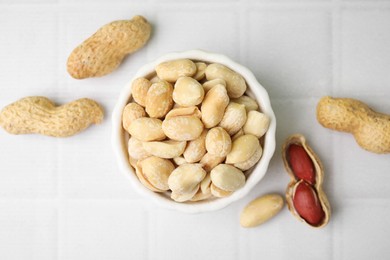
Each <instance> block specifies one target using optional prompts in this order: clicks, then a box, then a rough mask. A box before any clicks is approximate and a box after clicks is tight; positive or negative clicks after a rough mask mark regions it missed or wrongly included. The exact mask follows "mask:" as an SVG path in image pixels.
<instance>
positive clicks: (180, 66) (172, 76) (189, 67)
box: [155, 59, 197, 82]
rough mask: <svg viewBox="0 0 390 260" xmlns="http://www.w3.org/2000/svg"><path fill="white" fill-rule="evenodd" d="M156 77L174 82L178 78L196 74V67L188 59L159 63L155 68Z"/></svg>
mask: <svg viewBox="0 0 390 260" xmlns="http://www.w3.org/2000/svg"><path fill="white" fill-rule="evenodd" d="M155 69H156V72H157V76H158V77H159V78H160V79H163V80H166V81H168V82H175V81H177V80H178V78H180V77H186V76H187V77H191V76H193V75H194V74H195V73H196V69H197V68H196V65H195V63H194V62H193V61H191V60H189V59H179V60H172V61H166V62H163V63H160V64H159V65H157V66H156V68H155Z"/></svg>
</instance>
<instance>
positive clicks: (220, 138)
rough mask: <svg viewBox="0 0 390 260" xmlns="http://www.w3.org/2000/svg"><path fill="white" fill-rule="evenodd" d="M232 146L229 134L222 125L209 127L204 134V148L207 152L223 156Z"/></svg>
mask: <svg viewBox="0 0 390 260" xmlns="http://www.w3.org/2000/svg"><path fill="white" fill-rule="evenodd" d="M231 147H232V140H231V139H230V136H229V134H228V133H227V132H226V131H225V130H224V129H223V128H222V127H214V128H211V129H210V130H209V131H208V133H207V135H206V150H207V152H208V153H210V154H212V155H214V156H217V157H225V156H226V155H227V154H228V153H229V152H230V149H231Z"/></svg>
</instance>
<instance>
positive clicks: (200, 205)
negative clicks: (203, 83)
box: [112, 50, 276, 213]
mask: <svg viewBox="0 0 390 260" xmlns="http://www.w3.org/2000/svg"><path fill="white" fill-rule="evenodd" d="M181 58H188V59H191V60H197V61H205V62H208V63H220V64H223V65H225V66H227V67H229V68H230V69H232V70H234V71H236V72H238V73H239V74H241V75H242V76H243V77H244V79H245V80H246V83H247V85H248V90H247V94H248V95H250V96H251V97H253V98H255V99H256V100H257V102H258V103H259V105H260V108H261V111H262V112H263V113H265V114H266V115H268V116H269V117H270V119H271V123H270V126H269V129H268V131H267V133H266V134H265V139H264V146H263V155H262V157H261V159H260V161H259V162H258V163H257V164H256V165H255V167H253V168H252V172H251V173H250V175H249V177H248V179H247V181H246V183H245V186H244V187H243V188H241V189H239V190H237V191H236V192H234V193H233V194H232V195H231V196H229V197H225V198H216V199H213V200H206V201H198V202H187V203H179V202H175V201H173V200H172V199H171V198H169V197H168V196H167V195H164V194H160V193H155V192H152V191H150V190H149V189H147V188H145V187H144V186H143V185H142V184H141V183H140V182H139V180H138V178H137V176H136V175H135V173H134V170H133V168H132V167H131V166H130V164H129V161H128V152H127V140H128V138H129V136H128V134H127V133H126V131H124V129H123V128H122V121H121V117H122V111H123V108H124V107H125V106H126V104H127V103H128V102H129V100H130V98H131V83H132V81H133V80H134V79H136V78H138V77H146V76H148V75H150V74H151V73H153V72H154V68H155V66H156V65H158V64H159V63H161V62H164V61H168V60H175V59H181ZM275 129H276V119H275V114H274V112H273V110H272V107H271V103H270V100H269V96H268V93H267V91H266V90H265V89H264V87H263V86H261V85H260V84H259V82H258V81H257V80H256V78H255V77H254V75H253V73H252V72H251V71H249V70H248V69H247V68H245V67H244V66H242V65H240V64H238V63H236V62H234V61H232V60H231V59H229V58H228V57H226V56H224V55H221V54H215V53H210V52H205V51H201V50H190V51H185V52H175V53H169V54H166V55H164V56H162V57H160V58H158V59H157V60H155V61H153V62H150V63H148V64H146V65H144V66H142V67H141V68H140V69H139V70H138V71H137V73H136V74H135V75H134V76H133V79H132V80H130V82H129V83H128V84H126V86H125V87H124V89H123V90H122V92H121V93H120V96H119V99H118V101H117V103H116V106H115V109H114V112H113V115H112V144H113V149H114V152H115V155H116V159H117V161H118V165H119V168H120V170H121V171H122V172H123V173H124V174H125V175H126V176H127V177H128V178H129V181H130V183H131V184H132V186H133V187H134V189H135V190H136V191H137V192H139V193H140V194H141V195H143V196H144V197H146V198H149V199H150V200H153V201H154V202H155V203H156V204H158V205H160V206H162V207H165V208H169V209H175V210H179V211H182V212H187V213H199V212H206V211H213V210H218V209H221V208H224V207H226V206H227V205H229V204H230V203H232V202H234V201H237V200H238V199H241V198H243V197H244V196H245V195H247V194H248V193H249V191H250V190H251V189H252V188H253V187H254V186H255V185H256V184H257V183H258V182H259V181H260V180H261V179H262V178H263V177H264V175H265V173H266V172H267V169H268V164H269V162H270V160H271V158H272V156H273V154H274V152H275Z"/></svg>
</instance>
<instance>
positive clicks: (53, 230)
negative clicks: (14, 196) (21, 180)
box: [0, 201, 58, 260]
mask: <svg viewBox="0 0 390 260" xmlns="http://www.w3.org/2000/svg"><path fill="white" fill-rule="evenodd" d="M57 223H58V214H57V211H56V208H55V206H54V207H53V206H51V205H50V204H47V203H39V202H34V201H12V202H11V201H6V202H4V201H1V202H0V230H1V232H0V244H1V247H0V256H1V259H7V260H18V259H26V260H27V259H31V260H32V259H34V260H44V259H45V260H46V259H47V260H51V259H56V257H57V235H58V233H57Z"/></svg>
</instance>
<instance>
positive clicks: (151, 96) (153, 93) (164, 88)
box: [145, 80, 173, 118]
mask: <svg viewBox="0 0 390 260" xmlns="http://www.w3.org/2000/svg"><path fill="white" fill-rule="evenodd" d="M172 92H173V87H172V85H171V84H170V83H168V82H166V81H165V80H160V81H159V82H156V83H153V84H152V85H151V86H150V88H149V90H148V92H147V94H146V99H145V110H146V113H148V115H149V116H150V117H154V118H162V117H164V116H165V115H166V114H167V113H168V111H169V110H171V108H172V106H173V99H172Z"/></svg>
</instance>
